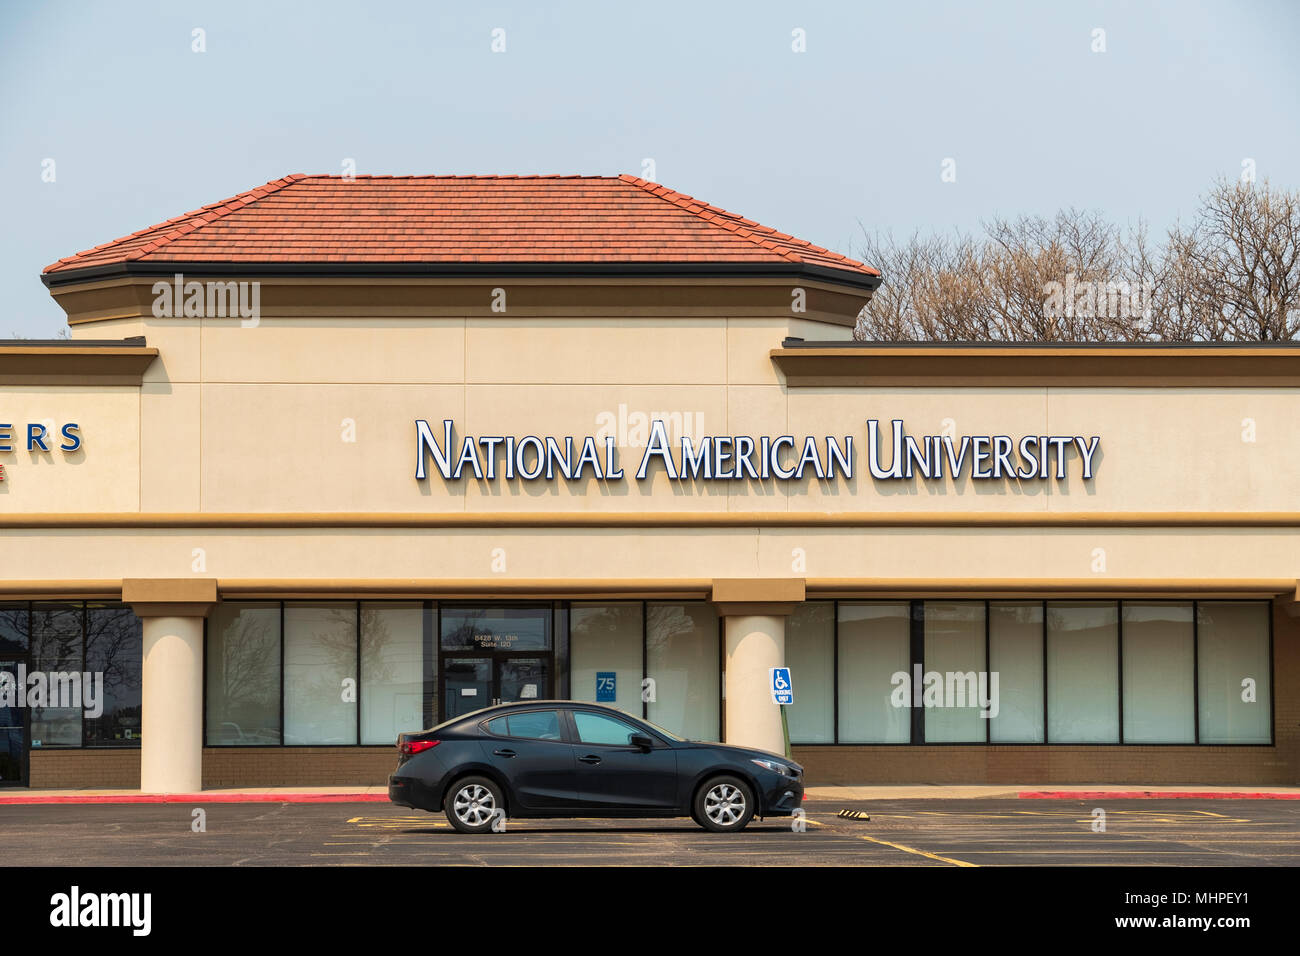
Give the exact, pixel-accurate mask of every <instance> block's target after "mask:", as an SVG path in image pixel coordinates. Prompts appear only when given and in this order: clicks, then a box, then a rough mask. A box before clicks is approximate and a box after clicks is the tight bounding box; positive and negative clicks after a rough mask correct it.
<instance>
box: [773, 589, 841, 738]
mask: <svg viewBox="0 0 1300 956" xmlns="http://www.w3.org/2000/svg"><path fill="white" fill-rule="evenodd" d="M785 662H786V664H787V665H788V666H789V668H790V677H791V679H792V680H793V681H794V686H795V695H794V704H792V705H791V706H790V707H787V708H786V717H787V719H788V721H789V729H790V741H791V743H798V744H828V743H834V742H835V603H834V602H833V601H810V602H808V603H806V604H800V605H799V606H798V607H796V608H795V609H794V613H793V614H791V615H790V616H789V617H787V618H786V620H785Z"/></svg>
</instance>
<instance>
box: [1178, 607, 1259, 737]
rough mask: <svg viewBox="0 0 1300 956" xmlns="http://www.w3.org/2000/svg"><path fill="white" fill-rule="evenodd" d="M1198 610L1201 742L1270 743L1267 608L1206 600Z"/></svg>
mask: <svg viewBox="0 0 1300 956" xmlns="http://www.w3.org/2000/svg"><path fill="white" fill-rule="evenodd" d="M1196 611H1197V624H1196V626H1197V641H1198V654H1199V657H1198V660H1199V664H1200V680H1199V686H1200V705H1201V712H1200V720H1201V743H1203V744H1266V743H1269V742H1270V739H1271V736H1272V730H1271V727H1272V721H1271V719H1270V714H1271V713H1272V708H1273V701H1272V689H1273V688H1272V680H1271V679H1270V675H1269V620H1268V615H1269V606H1268V605H1267V604H1265V603H1263V602H1250V603H1245V602H1232V601H1202V602H1200V603H1199V604H1197V607H1196Z"/></svg>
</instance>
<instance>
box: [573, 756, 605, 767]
mask: <svg viewBox="0 0 1300 956" xmlns="http://www.w3.org/2000/svg"><path fill="white" fill-rule="evenodd" d="M578 761H579V762H580V763H589V764H591V765H592V766H593V767H594V766H595V765H596V764H598V763H600V758H599V757H597V756H596V755H595V754H587V756H585V757H579V758H578Z"/></svg>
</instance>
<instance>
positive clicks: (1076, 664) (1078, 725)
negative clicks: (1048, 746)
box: [1047, 601, 1119, 744]
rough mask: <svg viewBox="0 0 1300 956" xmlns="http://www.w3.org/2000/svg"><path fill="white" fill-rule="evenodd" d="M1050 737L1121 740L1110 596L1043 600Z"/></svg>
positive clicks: (1115, 624) (1115, 616)
mask: <svg viewBox="0 0 1300 956" xmlns="http://www.w3.org/2000/svg"><path fill="white" fill-rule="evenodd" d="M1047 739H1048V742H1049V743H1054V744H1060V743H1086V744H1111V743H1118V742H1119V610H1118V607H1117V605H1116V604H1115V603H1114V602H1109V601H1107V602H1094V603H1086V604H1085V603H1067V602H1055V603H1052V602H1049V603H1048V605H1047Z"/></svg>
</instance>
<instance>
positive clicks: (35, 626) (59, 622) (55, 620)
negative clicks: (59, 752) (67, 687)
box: [30, 602, 84, 748]
mask: <svg viewBox="0 0 1300 956" xmlns="http://www.w3.org/2000/svg"><path fill="white" fill-rule="evenodd" d="M83 614H84V607H83V605H82V604H81V603H80V602H78V603H75V604H72V603H62V604H34V605H32V644H31V647H32V657H31V660H32V663H31V668H30V669H31V670H32V671H40V672H43V673H45V674H47V675H52V674H58V675H68V679H70V675H72V674H76V675H77V686H78V687H80V683H81V676H80V675H81V672H82V670H83V666H82V665H83V658H82V640H81V637H82V635H81V626H82V616H83ZM56 683H61V681H59V680H58V679H51V680H49V681H48V686H49V692H50V696H49V697H48V698H47V699H48V700H49V701H51V702H53V701H54V700H55V699H56V697H55V695H56V694H57V693H59V690H58V688H57V687H56V686H55V685H56ZM82 712H83V708H82V707H80V706H76V707H49V706H46V707H35V706H34V707H32V708H31V717H32V731H31V733H32V747H33V748H35V747H80V746H81V716H82Z"/></svg>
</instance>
